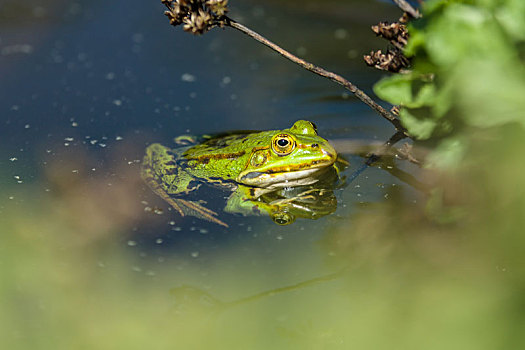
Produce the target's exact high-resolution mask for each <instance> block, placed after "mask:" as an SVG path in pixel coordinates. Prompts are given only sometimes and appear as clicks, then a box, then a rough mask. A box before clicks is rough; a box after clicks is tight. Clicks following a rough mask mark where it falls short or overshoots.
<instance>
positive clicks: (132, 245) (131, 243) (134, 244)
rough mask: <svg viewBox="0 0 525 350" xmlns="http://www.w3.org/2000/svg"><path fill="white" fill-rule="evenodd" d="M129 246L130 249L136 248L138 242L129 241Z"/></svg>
mask: <svg viewBox="0 0 525 350" xmlns="http://www.w3.org/2000/svg"><path fill="white" fill-rule="evenodd" d="M128 245H129V246H130V247H134V246H136V245H137V242H136V241H133V240H129V241H128Z"/></svg>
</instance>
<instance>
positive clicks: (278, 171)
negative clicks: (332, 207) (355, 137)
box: [238, 159, 334, 189]
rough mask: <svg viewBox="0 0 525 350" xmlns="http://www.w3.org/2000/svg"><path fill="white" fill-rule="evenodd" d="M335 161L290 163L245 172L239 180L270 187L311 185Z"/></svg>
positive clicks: (247, 183)
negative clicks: (304, 163) (301, 164)
mask: <svg viewBox="0 0 525 350" xmlns="http://www.w3.org/2000/svg"><path fill="white" fill-rule="evenodd" d="M333 163H334V162H333V160H331V159H330V160H317V161H314V162H311V163H308V164H306V165H304V166H300V165H295V166H294V165H289V166H282V167H275V168H270V169H266V170H264V171H251V172H249V173H246V174H243V175H242V176H241V177H240V178H239V179H238V181H239V182H241V183H243V184H245V185H250V186H256V187H264V188H270V189H271V188H282V187H294V186H304V185H310V184H312V183H315V182H317V181H318V180H319V178H318V176H319V175H320V174H321V173H323V172H325V171H327V170H328V169H329V168H330V165H332V164H333ZM305 168H306V169H305Z"/></svg>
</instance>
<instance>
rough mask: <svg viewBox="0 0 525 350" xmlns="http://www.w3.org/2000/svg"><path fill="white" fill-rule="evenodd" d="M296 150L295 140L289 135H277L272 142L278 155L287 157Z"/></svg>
mask: <svg viewBox="0 0 525 350" xmlns="http://www.w3.org/2000/svg"><path fill="white" fill-rule="evenodd" d="M294 148H295V140H294V139H293V138H292V137H291V136H290V135H288V134H278V135H275V136H274V138H273V140H272V149H273V151H274V152H275V153H277V155H279V156H285V155H287V154H290V153H291V152H292V151H293V149H294Z"/></svg>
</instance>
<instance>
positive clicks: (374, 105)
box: [226, 19, 409, 136]
mask: <svg viewBox="0 0 525 350" xmlns="http://www.w3.org/2000/svg"><path fill="white" fill-rule="evenodd" d="M226 26H230V27H232V28H235V29H237V30H239V31H241V32H243V33H244V34H246V35H248V36H250V37H251V38H253V39H255V40H257V41H258V42H260V43H261V44H263V45H266V46H267V47H269V48H271V49H272V50H274V51H276V52H278V53H279V54H280V55H282V56H283V57H285V58H287V59H289V60H290V61H292V62H294V63H296V64H298V65H300V66H301V67H303V68H305V69H306V70H309V71H310V72H312V73H315V74H317V75H320V76H323V77H325V78H328V79H330V80H332V81H334V82H336V83H338V84H340V85H342V86H344V87H345V88H346V89H347V90H349V91H350V92H352V93H353V94H354V95H355V96H356V97H357V98H358V99H359V100H361V101H362V102H364V103H366V104H367V105H368V106H370V107H371V108H373V109H374V110H375V111H376V112H378V113H379V114H380V115H381V116H382V117H383V118H385V119H386V120H388V121H389V122H390V123H392V124H393V125H394V127H395V128H396V130H397V131H399V132H401V133H402V134H403V135H405V136H409V135H408V133H407V131H406V129H405V128H404V127H403V126H402V125H401V122H400V121H399V119H398V118H397V117H396V116H395V115H393V114H392V113H390V112H389V111H387V110H386V109H385V108H383V107H382V106H380V105H379V104H378V103H377V102H375V101H374V100H373V99H372V98H371V97H370V96H368V95H367V94H366V93H365V92H364V91H362V90H361V89H359V88H358V87H357V86H355V85H354V84H352V83H351V82H350V81H348V80H347V79H345V78H343V77H342V76H340V75H338V74H335V73H333V72H330V71H327V70H326V69H323V68H321V67H318V66H316V65H314V64H312V63H310V62H307V61H305V60H303V59H302V58H299V57H297V56H295V55H293V54H292V53H290V52H288V51H286V50H285V49H283V48H282V47H280V46H279V45H277V44H275V43H273V42H272V41H270V40H268V39H266V38H265V37H263V36H262V35H260V34H259V33H257V32H255V31H253V30H251V29H250V28H248V27H246V26H244V25H242V24H240V23H238V22H235V21H234V20H232V19H228V21H227V22H226Z"/></svg>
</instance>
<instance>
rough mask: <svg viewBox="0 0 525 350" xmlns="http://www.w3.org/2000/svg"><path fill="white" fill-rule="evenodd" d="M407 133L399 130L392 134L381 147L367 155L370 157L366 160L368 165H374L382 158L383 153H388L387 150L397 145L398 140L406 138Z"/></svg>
mask: <svg viewBox="0 0 525 350" xmlns="http://www.w3.org/2000/svg"><path fill="white" fill-rule="evenodd" d="M406 137H407V135H405V134H404V133H403V132H401V131H398V132H396V133H395V134H394V135H392V136H391V137H390V138H389V139H388V141H386V142H385V143H384V144H383V145H381V147H379V148H378V149H377V150H376V151H375V152H373V153H369V154H368V155H367V157H368V159H367V160H366V165H372V164H374V163H375V162H377V161H378V160H379V158H381V156H382V155H384V154H386V153H387V151H388V150H389V149H390V148H391V147H392V146H393V145H395V144H396V143H397V142H399V141H401V140H402V139H404V138H406Z"/></svg>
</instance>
